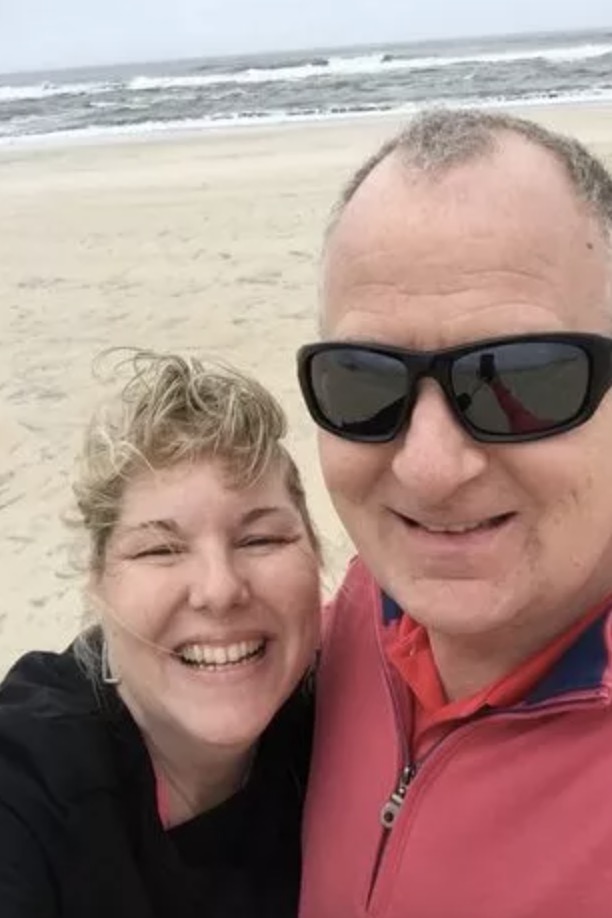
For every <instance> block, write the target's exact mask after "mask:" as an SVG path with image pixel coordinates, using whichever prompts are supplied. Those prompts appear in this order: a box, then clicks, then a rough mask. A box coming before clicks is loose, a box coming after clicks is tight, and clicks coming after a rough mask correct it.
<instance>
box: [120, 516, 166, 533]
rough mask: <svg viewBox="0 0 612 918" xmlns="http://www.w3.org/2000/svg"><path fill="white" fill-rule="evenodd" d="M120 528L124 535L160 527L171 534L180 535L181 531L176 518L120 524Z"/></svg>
mask: <svg viewBox="0 0 612 918" xmlns="http://www.w3.org/2000/svg"><path fill="white" fill-rule="evenodd" d="M118 529H119V531H120V532H121V533H122V534H123V535H130V534H131V533H134V532H147V531H149V530H153V531H155V530H158V529H161V530H163V531H164V532H167V533H168V534H170V535H178V532H179V527H178V526H177V524H176V522H175V520H170V519H163V520H143V521H142V522H141V523H133V524H131V525H130V524H128V525H122V526H119V527H118Z"/></svg>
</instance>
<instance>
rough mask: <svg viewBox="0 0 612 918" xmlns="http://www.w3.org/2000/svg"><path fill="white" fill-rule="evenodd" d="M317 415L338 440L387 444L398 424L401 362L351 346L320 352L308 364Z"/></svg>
mask: <svg viewBox="0 0 612 918" xmlns="http://www.w3.org/2000/svg"><path fill="white" fill-rule="evenodd" d="M309 370H310V374H309V375H310V383H311V390H312V394H313V396H314V399H315V401H316V404H317V408H318V411H319V412H320V414H321V415H322V417H323V419H324V420H325V421H326V422H327V424H328V425H329V426H330V427H331V428H333V429H334V430H335V431H336V432H337V433H338V434H339V435H340V436H342V435H343V434H345V435H348V436H351V437H355V438H356V439H364V440H384V439H389V438H390V437H391V436H393V434H394V433H395V431H396V430H397V428H398V426H399V424H400V423H401V420H402V415H403V411H404V406H405V403H406V396H407V389H408V379H407V372H406V369H405V367H404V365H403V364H402V362H401V361H400V360H397V359H396V358H395V357H390V356H388V355H386V354H378V353H376V352H375V351H368V350H365V349H360V348H353V347H337V348H333V349H330V350H325V351H319V352H318V353H316V354H315V355H314V356H313V357H311V359H310V367H309Z"/></svg>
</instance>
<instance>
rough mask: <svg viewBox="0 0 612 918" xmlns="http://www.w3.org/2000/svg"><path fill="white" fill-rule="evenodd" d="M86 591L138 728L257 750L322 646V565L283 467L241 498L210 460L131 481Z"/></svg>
mask: <svg viewBox="0 0 612 918" xmlns="http://www.w3.org/2000/svg"><path fill="white" fill-rule="evenodd" d="M94 593H95V596H96V598H97V599H98V601H99V602H100V605H101V613H102V616H103V625H104V630H105V634H106V639H107V643H108V651H109V660H110V664H111V667H112V671H113V674H114V675H115V676H117V677H118V678H120V680H121V682H120V686H119V692H120V694H121V696H122V697H123V700H124V701H125V703H126V705H127V706H128V708H129V709H130V711H131V713H132V715H133V716H134V718H135V720H136V722H137V723H138V724H139V725H140V727H141V728H142V729H143V730H144V731H145V732H148V731H150V730H155V728H156V727H157V728H158V729H159V728H161V729H170V730H171V731H176V730H178V731H180V732H181V733H182V734H184V735H187V736H188V737H190V738H192V739H194V740H195V741H197V742H203V743H208V744H213V745H217V746H244V745H246V744H249V743H252V742H254V741H255V740H256V739H257V737H258V736H259V735H260V734H261V732H262V731H263V730H264V729H265V727H266V725H267V724H268V722H269V721H270V720H271V718H272V717H273V716H274V714H275V712H276V711H277V710H278V708H279V707H280V706H281V705H282V704H283V702H284V701H285V699H286V698H287V697H288V696H289V695H290V694H291V692H292V691H293V689H294V688H295V686H296V685H297V683H298V682H299V680H300V678H301V677H302V675H303V674H304V672H305V670H306V669H307V667H308V665H309V664H310V663H311V661H312V660H313V656H314V653H315V650H316V647H317V645H318V640H319V624H320V594H319V570H318V561H317V558H316V553H315V550H314V549H313V547H312V545H311V544H310V542H309V540H308V537H307V534H306V529H305V526H304V523H303V521H302V518H301V516H300V513H299V511H298V510H297V509H296V507H295V506H294V504H293V502H292V500H291V497H290V495H289V493H288V491H287V487H286V484H285V475H284V469H283V468H281V467H280V466H279V467H276V468H273V469H271V470H270V471H268V472H267V473H266V474H265V475H264V476H263V477H262V478H261V479H260V480H259V481H257V483H256V484H254V485H252V486H250V487H247V488H241V489H236V488H234V487H230V486H229V484H228V482H227V479H226V478H225V477H224V467H223V465H222V464H221V463H219V462H217V461H211V460H207V459H206V460H201V461H197V462H193V463H181V464H179V465H176V466H174V467H173V468H170V469H167V470H162V471H155V472H153V471H146V472H143V473H142V474H140V475H139V476H138V477H135V478H134V479H132V480H131V481H130V482H129V484H128V485H127V487H126V490H125V493H124V497H123V502H122V509H121V514H120V518H119V520H118V523H117V525H116V527H115V529H114V531H113V533H112V534H111V536H110V538H109V541H108V545H107V548H106V554H105V564H104V569H103V571H102V573H101V574H100V575H99V576H98V577H97V578H96V581H95V584H94Z"/></svg>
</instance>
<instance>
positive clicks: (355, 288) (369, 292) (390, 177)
mask: <svg viewBox="0 0 612 918" xmlns="http://www.w3.org/2000/svg"><path fill="white" fill-rule="evenodd" d="M609 270H610V265H609V247H608V243H607V241H606V239H605V238H604V235H603V232H602V230H601V226H600V224H599V223H598V221H597V220H596V219H595V217H594V216H593V215H592V213H591V212H590V211H589V209H588V207H587V205H586V204H585V203H584V202H583V201H582V200H581V199H580V198H578V196H577V194H576V193H575V192H574V189H573V188H572V185H571V183H570V181H569V179H568V177H567V175H566V174H565V172H564V169H563V167H562V166H561V164H560V163H559V162H558V161H557V160H556V159H555V157H554V156H553V155H552V154H550V153H548V152H547V151H546V150H540V149H539V148H537V147H535V146H534V145H533V144H530V143H528V142H527V141H525V140H523V139H522V138H520V137H515V136H509V137H508V138H507V139H504V142H503V143H501V142H500V144H499V148H498V149H497V150H496V151H495V152H494V153H492V154H491V155H487V156H480V157H478V158H475V159H473V160H471V161H469V162H466V163H462V164H460V165H457V166H453V167H452V168H450V169H449V170H447V171H445V172H441V173H433V172H432V173H426V174H423V173H422V172H418V171H415V170H414V169H412V170H411V169H410V167H407V166H406V165H405V164H404V163H403V162H402V161H401V159H400V156H399V154H397V153H396V154H392V155H391V156H390V157H389V158H388V160H386V161H383V162H382V163H381V164H379V166H378V167H376V169H375V170H374V171H373V173H372V174H371V176H370V177H369V178H368V179H366V181H365V182H364V184H363V186H362V187H361V188H359V189H358V191H357V192H356V194H355V196H354V198H353V199H352V200H351V201H350V202H349V204H348V205H347V207H346V210H345V212H344V213H343V214H342V216H341V217H340V219H339V220H338V222H337V225H336V227H335V229H334V231H333V232H332V234H331V235H330V238H329V241H328V245H327V248H326V253H325V258H324V274H323V285H322V288H323V289H322V293H323V307H324V310H325V313H326V314H324V316H323V319H324V322H327V321H328V320H329V319H330V318H331V313H330V311H329V310H330V308H331V310H332V312H333V313H334V315H338V310H340V311H341V312H342V313H346V311H347V310H352V309H353V308H354V307H358V308H360V309H364V308H365V309H367V308H369V304H372V305H373V306H374V307H375V308H376V309H378V308H379V304H380V303H382V302H383V300H384V303H385V311H386V312H388V311H389V310H390V311H391V312H393V311H394V309H395V308H397V309H402V310H403V308H404V305H405V304H406V303H408V302H416V300H415V299H414V297H417V298H419V302H424V300H423V299H422V297H423V296H428V297H438V296H443V295H445V294H446V293H449V292H450V293H451V294H452V293H455V292H457V291H461V290H465V292H466V297H467V299H461V300H459V299H457V300H456V303H457V309H463V308H464V306H468V305H469V306H472V305H474V304H476V305H478V304H480V303H481V302H482V303H484V304H485V305H487V304H488V302H489V300H488V298H487V296H488V295H487V290H488V289H489V288H490V290H491V298H490V300H491V302H492V303H497V302H498V301H499V300H500V299H504V298H505V299H506V300H507V302H508V304H510V305H512V304H517V305H518V303H521V302H523V303H529V302H532V301H534V302H537V300H538V297H539V289H538V278H539V277H540V276H541V275H542V277H543V280H544V281H545V282H546V284H547V285H548V288H549V292H548V294H547V306H554V308H555V309H558V310H559V311H560V313H562V314H563V315H564V316H565V319H564V320H563V321H564V322H565V321H566V322H567V324H568V327H571V326H572V325H573V324H574V322H575V321H578V317H577V316H574V313H578V312H581V313H582V311H583V309H584V308H585V306H586V305H587V304H588V305H589V306H595V307H596V310H597V311H599V306H600V304H601V305H603V299H604V293H603V290H604V288H605V287H606V284H607V278H608V276H609ZM500 278H501V280H500ZM523 278H524V279H525V281H523ZM528 278H532V280H533V283H532V282H531V281H529V280H528ZM356 297H357V299H356ZM432 305H433V306H435V305H436V302H435V301H434V302H433V303H432ZM428 308H429V307H428ZM582 318H585V316H584V315H583V316H582ZM334 321H335V319H334Z"/></svg>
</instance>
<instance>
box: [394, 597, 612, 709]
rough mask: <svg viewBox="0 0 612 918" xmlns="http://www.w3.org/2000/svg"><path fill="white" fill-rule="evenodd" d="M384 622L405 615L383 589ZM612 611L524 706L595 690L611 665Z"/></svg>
mask: <svg viewBox="0 0 612 918" xmlns="http://www.w3.org/2000/svg"><path fill="white" fill-rule="evenodd" d="M381 600H382V621H383V625H384V626H387V625H390V624H391V623H392V622H395V621H398V620H399V619H401V617H402V615H403V614H404V613H403V612H402V610H401V608H400V607H399V606H398V604H397V603H396V602H395V600H394V599H391V597H390V596H388V595H387V594H386V593H384V592H383V591H382V590H381ZM609 614H610V610H607V611H606V612H603V613H602V614H601V616H600V617H599V618H597V619H596V620H595V621H594V622H593V623H592V624H591V625H589V627H588V628H587V629H586V631H583V633H582V634H581V635H580V637H579V638H578V639H577V641H576V642H575V643H574V644H572V646H571V647H570V648H569V649H568V650H566V652H565V653H564V654H563V656H562V657H561V659H560V660H558V661H557V663H555V665H554V666H553V668H552V669H551V670H550V672H549V673H547V674H546V675H545V676H544V677H543V678H542V679H541V680H540V682H539V683H538V684H537V685H536V686H535V688H534V689H533V690H532V691H531V692H530V693H529V694H528V695H527V697H526V698H525V699H524V701H523V702H522V705H534V704H540V703H541V702H543V701H547V700H548V699H552V698H557V697H558V696H560V695H565V694H567V693H569V692H587V691H593V690H594V689H597V688H599V687H600V686H601V684H602V681H603V676H604V673H605V671H606V667H607V666H608V656H609V654H608V647H607V643H606V637H605V631H606V627H607V622H608V616H609Z"/></svg>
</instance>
